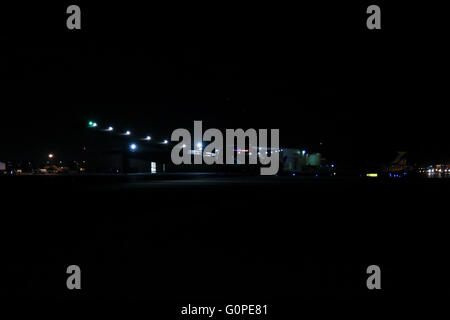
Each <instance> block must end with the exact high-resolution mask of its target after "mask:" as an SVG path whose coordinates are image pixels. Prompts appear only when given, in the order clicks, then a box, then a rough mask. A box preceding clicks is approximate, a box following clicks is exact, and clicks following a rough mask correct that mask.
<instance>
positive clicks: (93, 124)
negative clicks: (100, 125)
mask: <svg viewBox="0 0 450 320" xmlns="http://www.w3.org/2000/svg"><path fill="white" fill-rule="evenodd" d="M88 126H89V127H91V128H95V127H97V122H94V121H89V122H88Z"/></svg>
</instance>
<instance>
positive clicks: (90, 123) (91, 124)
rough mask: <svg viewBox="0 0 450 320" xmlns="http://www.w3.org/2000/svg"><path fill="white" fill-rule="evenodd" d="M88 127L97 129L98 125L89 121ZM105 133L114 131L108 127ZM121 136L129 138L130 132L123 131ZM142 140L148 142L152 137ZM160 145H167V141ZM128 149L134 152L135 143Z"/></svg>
mask: <svg viewBox="0 0 450 320" xmlns="http://www.w3.org/2000/svg"><path fill="white" fill-rule="evenodd" d="M88 126H89V128H97V127H98V124H97V122H94V121H89V122H88ZM105 131H109V132H112V131H114V128H113V127H111V126H110V127H108V128H107V129H106V130H105ZM122 135H124V136H131V131H129V130H127V131H125V132H124V133H123V134H122ZM142 140H144V141H150V140H152V137H150V136H146V137H145V138H143V139H142ZM162 143H163V144H168V143H169V141H168V140H163V141H162ZM130 149H131V150H136V149H137V146H136V144H135V143H133V144H131V145H130Z"/></svg>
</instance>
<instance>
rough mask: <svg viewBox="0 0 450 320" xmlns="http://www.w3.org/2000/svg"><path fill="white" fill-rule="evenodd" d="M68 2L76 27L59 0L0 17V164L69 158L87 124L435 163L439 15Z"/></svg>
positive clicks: (441, 106)
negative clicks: (377, 23) (237, 134)
mask: <svg viewBox="0 0 450 320" xmlns="http://www.w3.org/2000/svg"><path fill="white" fill-rule="evenodd" d="M77 3H78V4H80V5H81V8H82V30H81V31H69V30H67V29H66V27H65V20H66V16H67V15H66V14H65V8H66V7H67V4H66V3H63V4H58V5H51V6H50V5H43V4H39V5H37V4H34V5H32V6H25V5H23V6H21V7H19V6H17V7H15V8H11V9H5V11H4V13H5V14H4V18H5V19H6V20H5V19H2V20H3V21H2V23H4V24H5V27H6V28H5V27H3V28H2V31H3V32H5V31H6V32H5V36H6V37H5V38H2V39H3V40H2V42H3V49H2V51H1V61H2V66H1V69H2V73H1V74H2V78H3V79H4V80H5V81H4V84H3V85H2V101H3V102H2V115H1V120H0V121H1V127H0V130H1V132H0V133H1V139H2V143H1V144H2V148H1V154H0V156H1V157H2V158H6V159H11V160H13V159H20V158H25V159H33V158H34V157H40V156H41V155H42V154H46V152H47V150H59V152H61V151H63V150H65V152H69V151H70V150H74V149H77V150H78V149H79V148H80V147H81V144H83V143H84V141H86V140H88V139H89V136H88V133H87V132H86V130H85V125H86V122H87V121H88V120H90V119H95V120H96V121H98V122H99V123H100V124H105V125H107V124H108V125H109V124H110V123H112V124H114V125H115V126H117V127H120V128H132V129H133V131H134V132H136V133H138V132H142V134H143V135H144V134H151V135H152V136H154V137H160V138H170V134H171V132H172V130H174V129H175V128H178V127H186V128H192V126H193V120H203V122H204V128H205V129H206V128H209V127H219V128H238V127H242V128H244V129H245V128H279V129H280V136H281V145H282V146H291V147H296V146H303V145H309V146H312V147H317V146H318V144H319V142H323V143H324V145H323V149H321V150H323V152H324V154H325V156H328V157H329V158H331V159H334V160H336V161H338V162H340V163H342V164H344V163H345V164H355V165H356V164H362V163H365V162H366V161H368V160H369V161H381V162H386V161H389V160H392V158H393V155H394V153H395V151H408V152H409V153H410V155H411V156H410V157H411V158H412V159H413V160H418V161H421V160H436V161H437V160H441V159H447V157H448V148H447V146H448V134H447V122H448V116H447V112H446V111H445V110H446V108H445V105H446V102H445V101H446V99H447V97H446V92H445V90H446V76H445V74H446V71H448V61H447V60H446V59H445V57H446V56H447V53H448V49H447V48H446V45H445V41H444V30H443V29H441V28H440V27H441V26H439V25H438V24H439V23H440V20H439V19H438V18H437V12H436V11H439V8H434V7H433V8H431V6H427V7H426V8H424V7H423V6H416V5H413V4H411V3H409V5H400V4H398V5H393V4H391V3H379V4H380V5H382V6H383V7H382V30H378V31H369V30H367V29H366V26H365V21H366V17H367V14H366V13H365V8H366V7H367V5H368V4H367V3H359V4H347V3H344V2H339V3H334V4H328V3H325V2H320V3H316V4H315V5H312V4H311V3H303V2H302V3H301V4H291V3H289V2H286V3H277V4H254V5H242V4H231V3H229V4H225V3H220V4H214V5H211V4H209V5H206V4H205V5H203V4H197V5H191V4H189V5H184V6H179V5H175V4H167V5H155V4H151V5H149V6H147V7H144V6H142V5H137V4H133V5H132V4H120V3H118V4H111V3H110V4H105V5H98V6H93V5H92V4H88V3H86V2H77ZM431 11H432V12H433V14H435V15H434V16H431V13H432V12H431ZM432 17H434V18H432ZM82 141H83V142H82ZM44 150H45V151H44Z"/></svg>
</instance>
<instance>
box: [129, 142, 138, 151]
mask: <svg viewBox="0 0 450 320" xmlns="http://www.w3.org/2000/svg"><path fill="white" fill-rule="evenodd" d="M130 149H131V150H132V151H134V150H136V149H137V145H136V144H135V143H132V144H130Z"/></svg>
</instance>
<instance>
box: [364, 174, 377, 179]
mask: <svg viewBox="0 0 450 320" xmlns="http://www.w3.org/2000/svg"><path fill="white" fill-rule="evenodd" d="M366 177H369V178H377V177H378V173H367V174H366Z"/></svg>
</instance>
